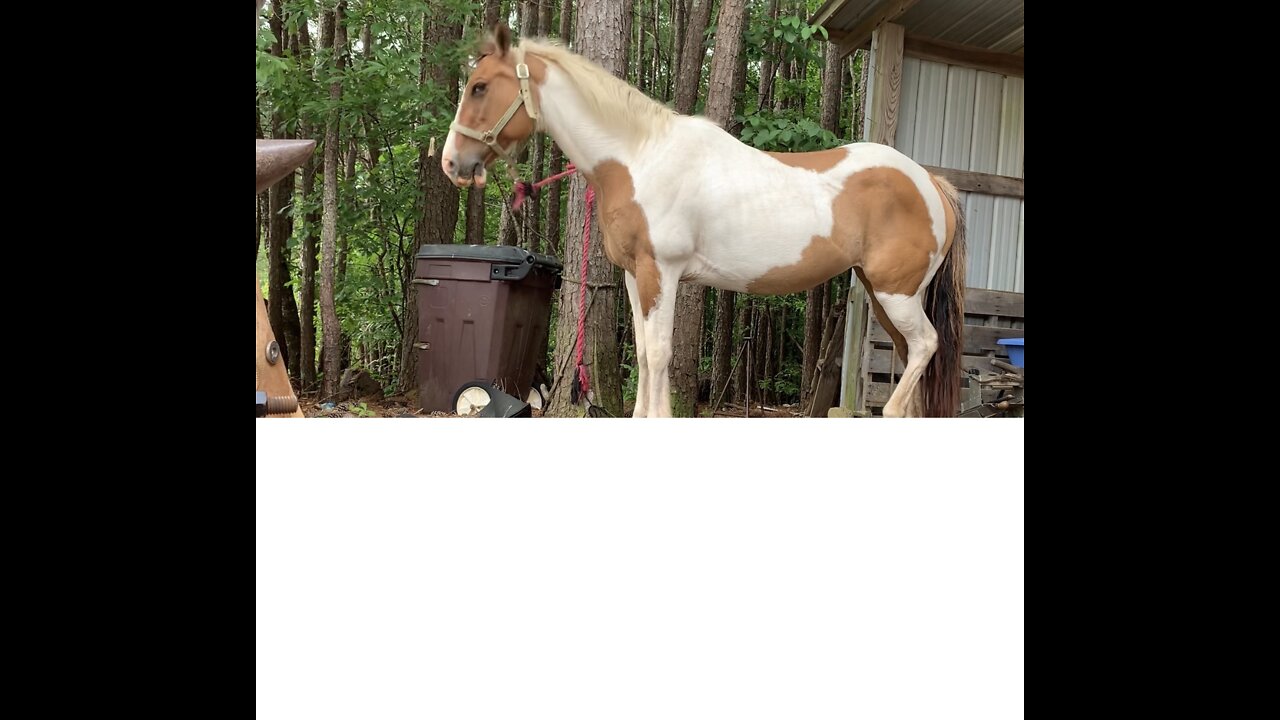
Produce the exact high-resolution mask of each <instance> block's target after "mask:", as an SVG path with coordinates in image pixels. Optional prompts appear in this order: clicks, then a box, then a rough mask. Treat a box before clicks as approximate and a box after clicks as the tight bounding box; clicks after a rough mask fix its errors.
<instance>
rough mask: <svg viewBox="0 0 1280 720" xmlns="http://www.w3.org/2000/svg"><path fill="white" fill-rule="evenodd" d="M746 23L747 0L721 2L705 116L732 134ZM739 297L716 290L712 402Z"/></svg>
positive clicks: (725, 369) (729, 356)
mask: <svg viewBox="0 0 1280 720" xmlns="http://www.w3.org/2000/svg"><path fill="white" fill-rule="evenodd" d="M746 20H747V12H746V0H721V2H720V19H719V20H718V22H717V25H718V27H719V29H718V30H717V32H716V45H715V51H714V53H713V54H712V56H711V72H710V75H709V76H708V79H707V104H706V115H707V118H708V119H710V120H711V121H712V122H714V123H716V124H717V125H719V126H720V127H723V128H725V129H726V130H729V131H730V132H733V131H732V129H731V125H732V124H733V112H734V106H735V103H736V97H735V90H736V89H737V85H738V75H739V70H740V69H741V70H743V72H742V77H743V78H744V79H745V77H746V73H745V68H746V64H745V62H744V60H745V55H744V53H743V47H742V45H743V43H742V36H743V31H744V30H745V29H746V25H747V23H746ZM736 295H737V293H734V292H732V291H728V290H716V315H715V321H714V323H713V325H712V327H713V330H712V335H713V338H712V350H711V401H712V402H713V403H714V402H715V401H716V399H717V398H718V397H719V394H720V391H721V390H722V389H723V388H724V386H725V383H727V382H728V381H729V368H730V366H731V364H732V363H733V358H734V347H733V308H734V303H735V301H736Z"/></svg>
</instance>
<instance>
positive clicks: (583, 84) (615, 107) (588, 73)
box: [520, 38, 677, 141]
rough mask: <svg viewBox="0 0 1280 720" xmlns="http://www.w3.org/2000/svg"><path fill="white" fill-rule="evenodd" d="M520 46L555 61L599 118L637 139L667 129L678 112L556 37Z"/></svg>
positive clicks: (522, 42) (525, 41)
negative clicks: (565, 45)
mask: <svg viewBox="0 0 1280 720" xmlns="http://www.w3.org/2000/svg"><path fill="white" fill-rule="evenodd" d="M520 48H521V49H523V50H524V51H525V52H528V53H532V54H534V55H537V56H538V57H540V58H542V59H543V60H546V61H548V62H552V63H555V65H556V66H557V67H558V68H560V70H562V71H564V73H565V74H566V75H568V76H569V78H570V79H571V80H572V81H573V83H574V84H575V85H576V86H577V87H578V90H579V92H581V93H582V97H583V99H584V100H586V101H587V107H588V108H589V109H590V110H591V112H592V113H594V114H595V116H596V118H597V119H599V120H600V121H601V122H603V123H605V124H606V125H610V126H613V127H615V128H618V129H621V130H626V131H630V132H631V134H632V136H633V138H634V139H635V140H637V141H641V140H644V139H646V138H649V137H653V136H654V135H657V134H660V133H662V132H663V131H665V130H666V129H667V125H668V124H669V123H670V122H671V118H673V117H675V116H676V114H677V113H676V112H675V111H674V110H672V109H671V108H669V107H667V106H666V105H663V104H662V103H659V102H657V101H655V100H653V99H652V98H649V97H647V96H646V95H645V94H644V93H642V92H640V91H639V90H637V89H635V88H633V87H631V86H630V85H628V84H627V83H626V82H625V81H623V80H621V79H619V78H618V77H615V76H614V75H612V74H611V73H609V71H607V70H605V69H604V68H602V67H600V66H599V65H597V64H595V63H593V62H591V61H590V60H588V59H586V58H584V57H582V56H581V55H579V54H577V53H575V52H573V51H571V50H569V49H568V48H565V47H563V46H562V45H559V44H557V43H556V42H555V41H554V40H547V39H545V38H538V39H528V40H522V41H521V42H520Z"/></svg>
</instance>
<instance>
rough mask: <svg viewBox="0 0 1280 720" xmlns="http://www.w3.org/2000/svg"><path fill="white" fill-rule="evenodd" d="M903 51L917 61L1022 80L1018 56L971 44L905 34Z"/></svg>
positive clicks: (1020, 63) (1019, 56) (1019, 57)
mask: <svg viewBox="0 0 1280 720" xmlns="http://www.w3.org/2000/svg"><path fill="white" fill-rule="evenodd" d="M903 51H904V52H906V54H907V55H910V56H911V57H915V58H920V59H921V60H932V61H934V62H943V63H947V64H948V65H960V66H962V67H971V68H976V69H978V70H986V71H988V72H993V73H999V74H1001V75H1014V76H1017V77H1022V56H1021V55H1014V54H1011V53H1001V52H993V51H991V50H984V49H983V48H978V47H973V46H972V45H961V44H959V43H953V42H946V41H945V40H934V39H933V38H926V37H919V36H917V35H907V39H906V42H905V43H904V44H903Z"/></svg>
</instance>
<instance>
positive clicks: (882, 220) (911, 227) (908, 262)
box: [747, 167, 938, 295]
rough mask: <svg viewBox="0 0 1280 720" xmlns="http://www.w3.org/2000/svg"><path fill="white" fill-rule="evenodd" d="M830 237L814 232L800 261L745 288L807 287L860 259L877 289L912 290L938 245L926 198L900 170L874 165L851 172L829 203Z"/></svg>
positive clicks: (781, 290)
mask: <svg viewBox="0 0 1280 720" xmlns="http://www.w3.org/2000/svg"><path fill="white" fill-rule="evenodd" d="M831 214H832V218H833V220H834V222H833V226H832V227H833V229H832V233H831V235H830V236H829V237H824V236H821V235H815V236H814V237H813V239H812V240H811V241H810V242H809V245H808V246H807V247H806V248H805V249H804V251H803V253H802V254H801V256H800V261H799V262H796V263H794V264H791V265H785V266H782V267H776V268H773V269H772V270H770V271H769V272H767V273H765V274H764V275H761V276H760V277H758V278H756V279H755V280H752V281H751V282H749V283H747V292H749V293H757V294H765V295H783V294H786V293H793V292H799V291H801V290H808V289H809V288H812V287H814V286H815V285H817V284H818V283H821V282H824V281H826V280H828V279H830V278H831V277H832V276H834V275H835V274H836V273H840V272H843V271H845V270H848V269H849V268H850V267H853V266H854V265H860V266H862V268H863V269H864V270H865V271H866V273H867V276H868V277H870V278H871V281H872V283H874V285H875V287H876V289H877V290H879V291H880V292H887V293H895V294H905V295H914V294H915V292H916V289H917V288H919V287H920V283H921V282H923V281H924V275H925V272H926V271H928V269H929V253H931V252H935V251H936V250H937V246H938V244H937V240H935V239H934V236H933V221H932V219H931V218H930V216H929V208H928V207H927V206H926V205H925V204H924V198H922V197H921V196H920V191H919V190H918V189H916V184H915V183H914V182H912V181H911V178H909V177H907V176H906V174H904V173H903V172H902V171H901V170H897V169H894V168H885V167H874V168H868V169H866V170H861V171H859V172H856V173H854V174H852V175H850V176H849V177H848V178H847V179H846V180H845V182H844V187H843V189H841V190H840V193H839V194H838V195H836V198H835V200H834V201H833V202H832V205H831Z"/></svg>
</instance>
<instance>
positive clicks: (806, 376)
mask: <svg viewBox="0 0 1280 720" xmlns="http://www.w3.org/2000/svg"><path fill="white" fill-rule="evenodd" d="M842 74H843V73H842V63H841V62H840V46H839V45H837V44H836V43H834V42H829V43H827V46H826V53H825V54H824V57H823V67H822V99H821V100H822V101H821V107H822V114H821V121H822V129H823V130H829V131H831V132H832V133H833V134H835V135H837V136H839V134H840V101H841V97H840V79H841V75H842ZM830 293H831V282H830V281H827V282H825V283H823V284H821V285H819V286H818V287H815V288H813V289H811V290H809V292H808V295H807V296H806V297H805V306H804V355H803V357H802V358H801V361H800V362H801V368H800V400H801V403H802V407H807V403H808V400H809V395H810V393H811V392H812V390H813V386H812V383H813V377H814V369H815V368H816V367H817V364H818V354H819V351H820V350H821V347H820V343H821V342H822V338H821V335H822V327H823V321H824V320H825V319H826V318H825V316H824V315H823V309H824V307H825V305H826V303H825V302H824V298H825V297H827V296H829V295H830Z"/></svg>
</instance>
